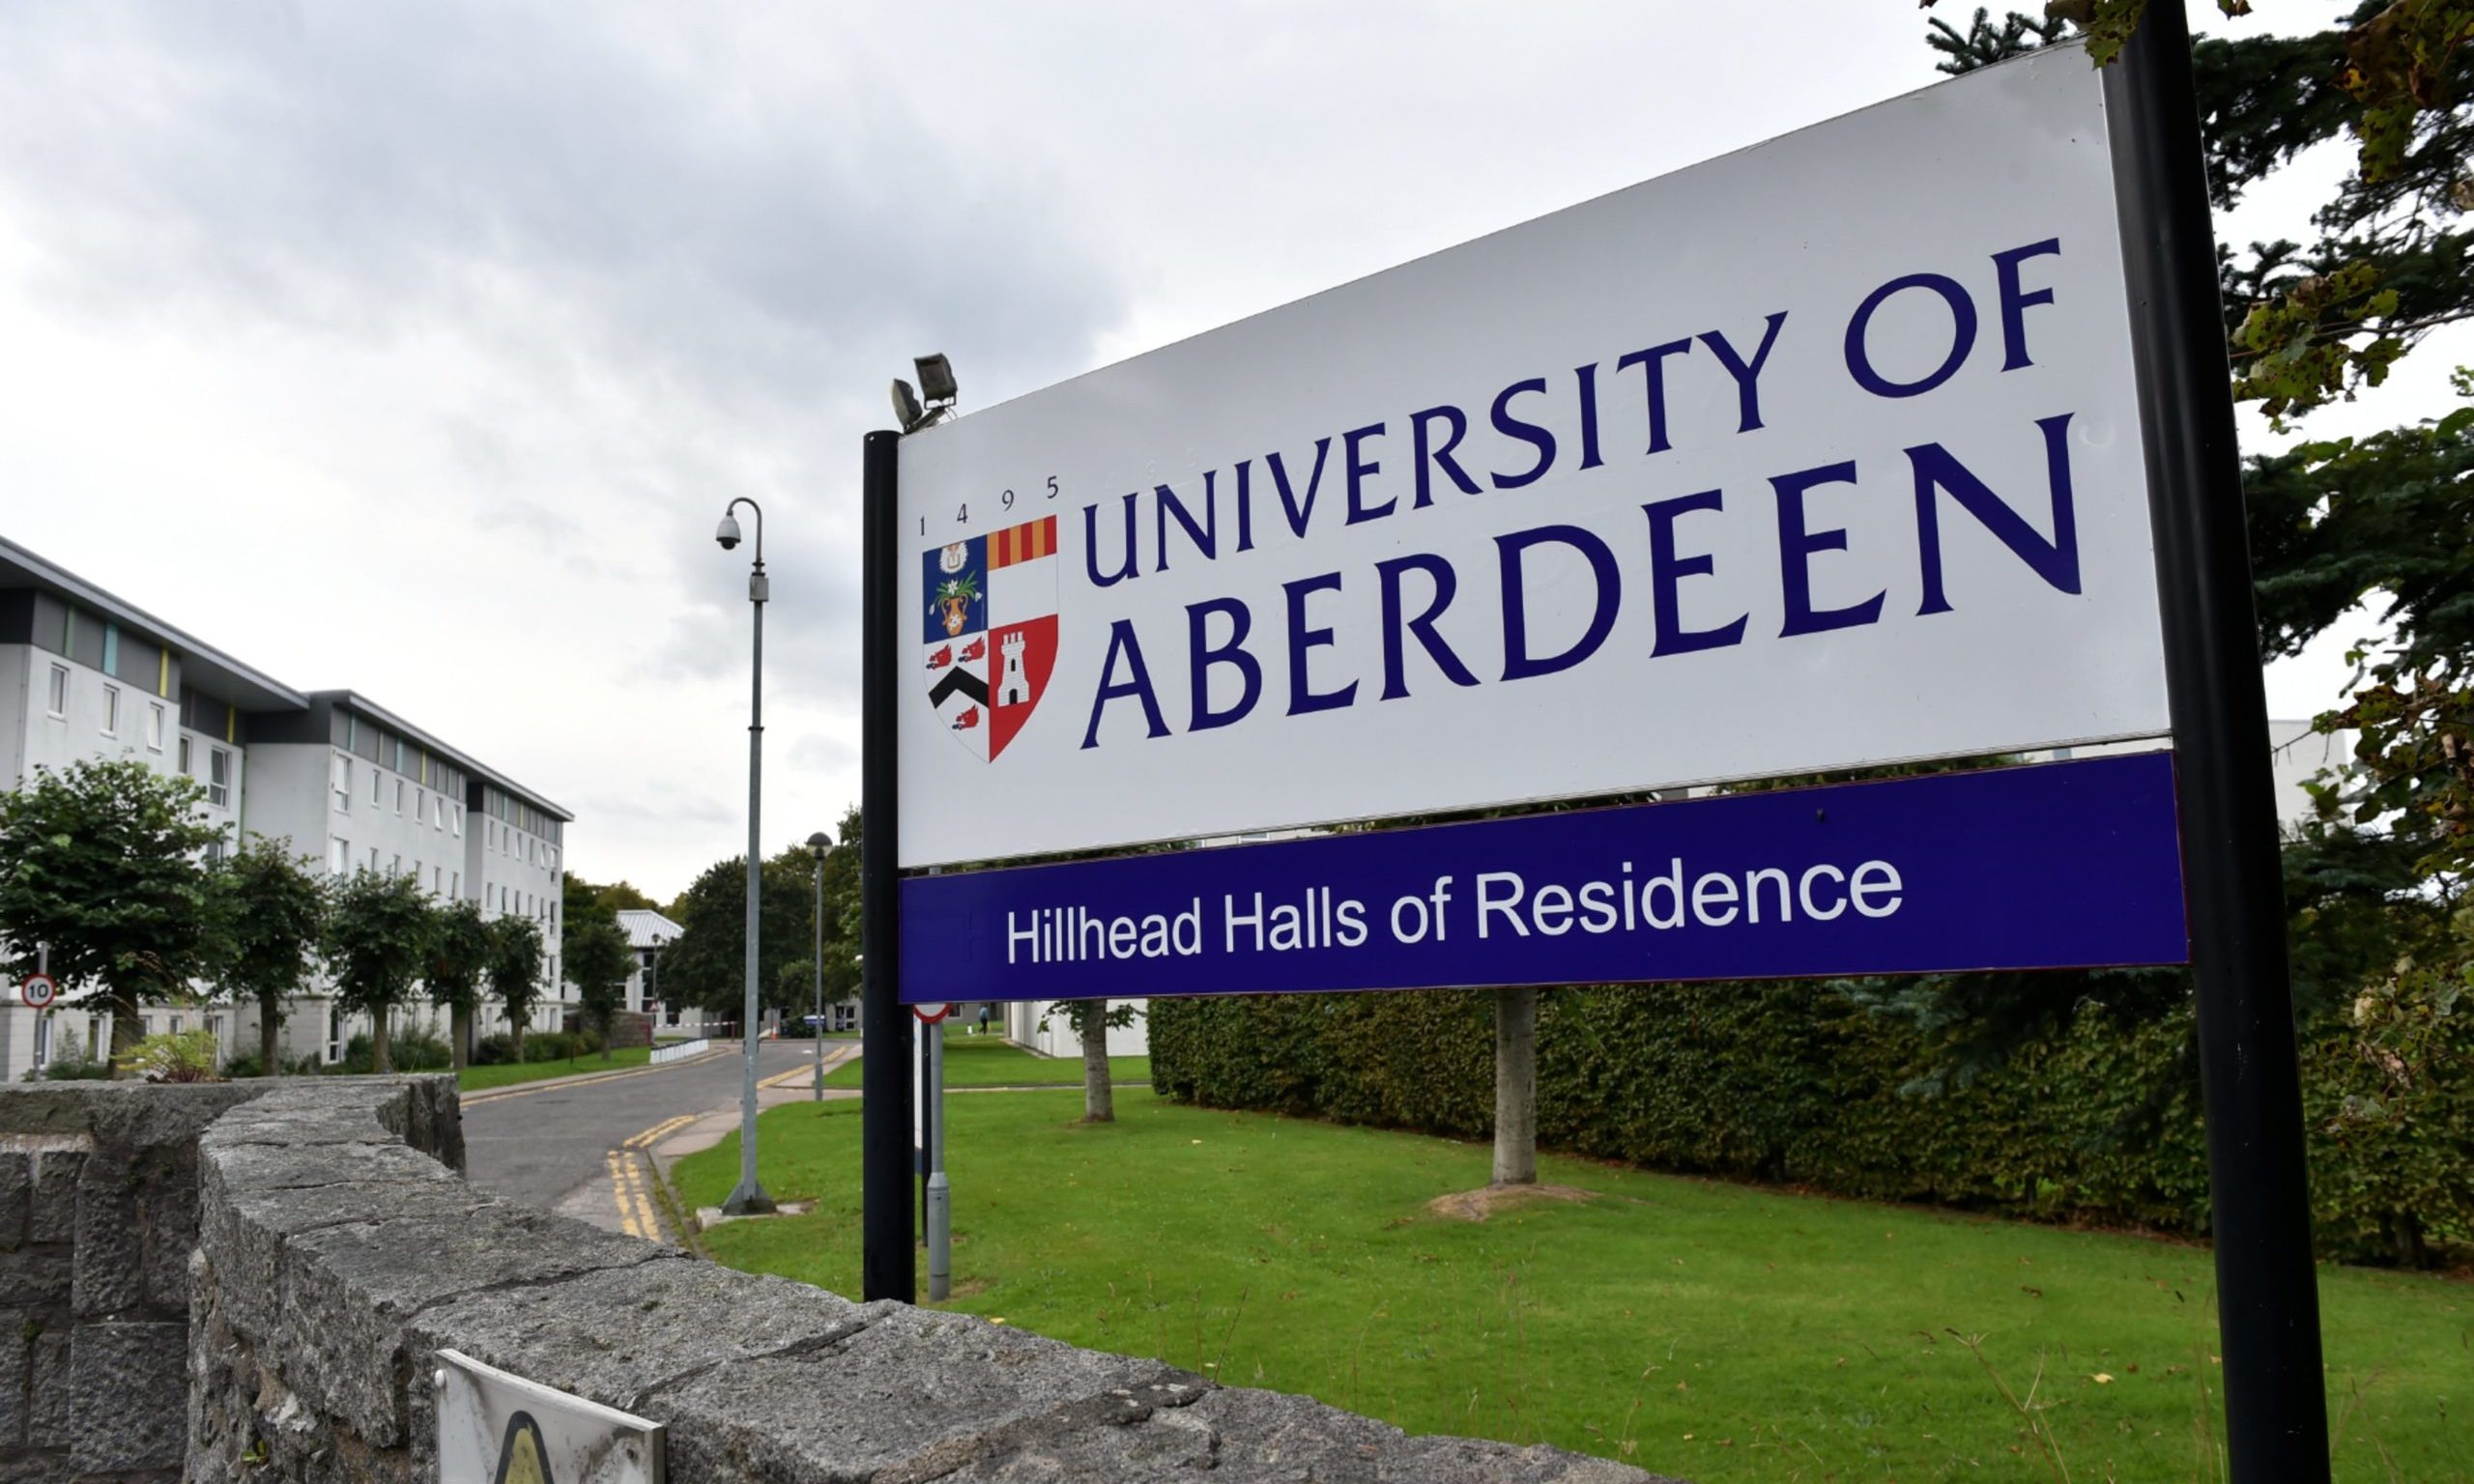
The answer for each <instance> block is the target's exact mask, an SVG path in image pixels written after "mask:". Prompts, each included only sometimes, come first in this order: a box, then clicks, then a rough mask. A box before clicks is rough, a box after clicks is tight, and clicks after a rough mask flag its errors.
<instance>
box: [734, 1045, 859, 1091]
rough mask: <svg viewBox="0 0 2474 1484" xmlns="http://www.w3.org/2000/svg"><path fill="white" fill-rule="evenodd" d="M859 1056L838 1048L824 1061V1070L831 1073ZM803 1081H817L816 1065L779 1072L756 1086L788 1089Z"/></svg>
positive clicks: (848, 1049)
mask: <svg viewBox="0 0 2474 1484" xmlns="http://www.w3.org/2000/svg"><path fill="white" fill-rule="evenodd" d="M857 1054H858V1053H857V1051H856V1050H855V1049H854V1048H849V1047H836V1048H835V1049H834V1051H833V1053H832V1054H831V1055H830V1056H827V1057H826V1058H825V1059H824V1070H826V1071H828V1072H830V1071H831V1070H833V1069H834V1068H836V1067H839V1066H841V1065H842V1064H843V1063H844V1062H847V1061H849V1060H850V1058H851V1057H852V1056H855V1055H857ZM801 1080H805V1081H807V1082H809V1083H811V1084H813V1083H814V1082H815V1081H816V1063H814V1062H810V1063H808V1064H807V1065H806V1066H804V1067H793V1068H791V1070H788V1071H777V1072H775V1073H774V1074H773V1075H771V1076H769V1077H766V1078H765V1079H764V1080H763V1081H762V1082H759V1083H757V1084H756V1085H757V1086H759V1087H788V1086H790V1085H791V1083H793V1082H798V1081H801Z"/></svg>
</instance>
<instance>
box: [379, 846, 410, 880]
mask: <svg viewBox="0 0 2474 1484" xmlns="http://www.w3.org/2000/svg"><path fill="white" fill-rule="evenodd" d="M374 853H375V852H373V854H374ZM403 873H404V857H403V856H402V854H401V853H398V854H397V855H396V856H395V858H394V859H393V860H391V861H389V862H388V863H387V874H388V875H390V876H400V875H402V874H403Z"/></svg>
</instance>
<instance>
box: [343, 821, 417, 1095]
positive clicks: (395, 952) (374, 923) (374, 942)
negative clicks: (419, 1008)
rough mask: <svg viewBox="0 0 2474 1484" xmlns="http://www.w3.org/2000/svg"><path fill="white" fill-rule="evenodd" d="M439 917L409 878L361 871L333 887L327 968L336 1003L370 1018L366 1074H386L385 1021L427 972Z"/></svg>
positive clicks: (389, 1068) (382, 872)
mask: <svg viewBox="0 0 2474 1484" xmlns="http://www.w3.org/2000/svg"><path fill="white" fill-rule="evenodd" d="M438 926H439V925H438V914H437V913H436V912H434V911H433V910H431V907H430V903H429V898H428V896H427V895H426V894H425V893H424V892H422V890H421V885H420V883H419V882H418V881H417V880H415V879H414V878H413V877H411V876H409V875H396V874H393V873H391V872H388V871H381V870H359V871H355V872H353V873H352V874H351V875H350V876H347V877H346V878H344V880H343V882H342V883H341V884H340V885H338V886H336V887H335V888H334V899H333V906H332V908H331V910H330V911H329V912H328V914H327V932H326V956H327V968H328V970H329V971H330V972H331V973H332V974H333V975H334V978H335V1000H336V1003H338V1004H340V1005H341V1006H342V1007H343V1008H344V1009H346V1010H352V1011H360V1012H361V1013H365V1014H367V1015H368V1016H369V1054H370V1069H371V1070H374V1071H380V1072H384V1071H388V1070H392V1065H391V1064H390V1063H389V1062H388V1057H387V1029H388V1015H389V1014H390V1013H392V1012H393V1011H394V1009H395V1007H396V1006H398V1005H401V1004H403V1003H404V1002H405V1001H406V1000H409V999H411V998H412V995H413V986H414V985H416V984H417V983H418V982H419V981H420V977H421V974H422V972H423V971H424V970H426V969H427V968H428V967H429V966H430V962H431V954H432V952H433V950H434V946H435V942H436V939H437V936H438Z"/></svg>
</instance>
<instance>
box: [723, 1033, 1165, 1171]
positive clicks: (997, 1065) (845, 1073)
mask: <svg viewBox="0 0 2474 1484" xmlns="http://www.w3.org/2000/svg"><path fill="white" fill-rule="evenodd" d="M1108 1075H1109V1076H1110V1077H1111V1078H1112V1079H1114V1080H1115V1081H1116V1083H1117V1084H1118V1085H1119V1086H1124V1085H1126V1084H1128V1083H1135V1082H1148V1081H1150V1080H1151V1058H1149V1057H1147V1056H1112V1057H1109V1058H1108ZM824 1085H825V1086H827V1087H849V1088H855V1087H857V1086H858V1085H859V1059H858V1058H857V1057H855V1056H854V1057H852V1058H851V1059H850V1060H849V1061H847V1062H844V1063H843V1064H842V1065H841V1066H839V1067H836V1068H835V1069H833V1070H831V1071H828V1072H826V1073H825V1074H824ZM945 1085H946V1086H947V1087H1018V1086H1031V1087H1040V1086H1051V1085H1052V1086H1057V1087H1080V1086H1081V1085H1082V1059H1081V1058H1080V1057H1063V1056H1033V1055H1032V1054H1031V1053H1030V1052H1028V1051H1025V1050H1023V1049H1022V1048H1021V1047H1020V1046H1018V1045H1015V1044H1014V1043H1013V1042H1010V1041H1005V1040H1002V1039H1000V1038H998V1037H994V1036H964V1035H962V1034H961V1033H960V1032H958V1031H956V1030H953V1029H950V1028H948V1029H947V1031H946V1032H945ZM759 1142H760V1143H761V1142H762V1141H761V1140H760V1141H759Z"/></svg>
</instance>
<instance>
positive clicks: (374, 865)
mask: <svg viewBox="0 0 2474 1484" xmlns="http://www.w3.org/2000/svg"><path fill="white" fill-rule="evenodd" d="M369 869H370V870H377V869H378V847H377V846H376V845H372V846H370V847H369Z"/></svg>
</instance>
